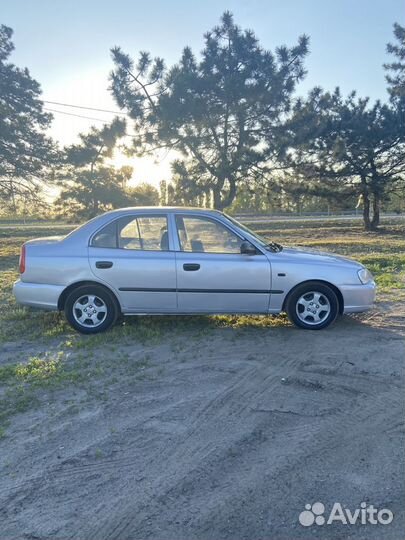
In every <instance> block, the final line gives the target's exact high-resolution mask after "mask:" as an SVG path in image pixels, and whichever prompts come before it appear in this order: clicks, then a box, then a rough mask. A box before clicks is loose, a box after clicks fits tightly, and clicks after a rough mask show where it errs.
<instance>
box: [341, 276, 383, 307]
mask: <svg viewBox="0 0 405 540" xmlns="http://www.w3.org/2000/svg"><path fill="white" fill-rule="evenodd" d="M339 289H340V291H341V293H342V295H343V302H344V313H360V312H362V311H367V310H369V309H372V307H373V306H374V302H375V293H376V284H375V282H374V281H370V283H367V284H366V285H363V284H360V283H359V284H358V285H342V286H340V287H339Z"/></svg>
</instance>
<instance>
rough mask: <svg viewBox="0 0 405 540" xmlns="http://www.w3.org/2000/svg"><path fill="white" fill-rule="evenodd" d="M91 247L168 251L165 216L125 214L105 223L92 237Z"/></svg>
mask: <svg viewBox="0 0 405 540" xmlns="http://www.w3.org/2000/svg"><path fill="white" fill-rule="evenodd" d="M91 245H92V246H93V247H105V248H121V249H133V250H145V251H168V250H169V237H168V232H167V218H166V216H136V217H134V216H127V217H123V218H120V219H117V220H116V221H114V222H112V223H109V224H108V225H106V226H105V227H104V228H103V229H101V231H99V232H98V233H96V234H95V235H94V237H93V240H92V243H91Z"/></svg>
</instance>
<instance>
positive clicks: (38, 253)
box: [14, 207, 375, 314]
mask: <svg viewBox="0 0 405 540" xmlns="http://www.w3.org/2000/svg"><path fill="white" fill-rule="evenodd" d="M176 214H180V215H183V216H184V215H191V216H195V215H198V216H205V217H207V218H209V219H211V220H216V221H219V222H220V223H222V224H223V225H225V226H226V227H228V228H229V229H230V230H232V231H233V232H234V233H235V234H236V235H238V236H239V237H240V238H241V240H242V239H246V240H248V241H250V242H251V243H252V244H253V245H255V246H256V248H257V254H256V255H245V254H221V253H206V252H203V253H192V252H183V251H181V250H180V245H179V239H178V237H177V230H176V224H175V215H176ZM131 215H133V216H136V215H143V216H144V215H166V216H167V218H168V239H169V250H168V251H141V250H129V249H120V248H100V247H91V246H90V243H91V239H92V237H93V235H94V234H96V233H97V232H98V231H99V230H100V229H101V228H103V227H104V226H105V225H106V224H108V223H109V222H112V221H114V220H116V219H118V218H120V217H123V216H131ZM25 246H26V261H27V264H26V271H25V272H24V274H22V275H21V277H20V280H18V281H17V282H16V283H15V285H14V294H15V297H16V300H17V302H18V303H20V304H23V305H28V306H34V307H38V308H42V309H58V305H59V304H58V302H59V299H60V296H61V294H62V293H63V291H65V290H66V288H67V287H72V286H74V285H75V284H79V283H82V282H89V281H90V282H94V283H100V284H102V285H104V286H106V287H108V288H109V289H110V290H111V291H112V292H113V293H114V294H115V296H116V297H117V300H118V302H119V304H120V306H121V310H122V312H123V313H124V314H136V313H138V314H140V313H178V314H179V313H279V312H280V311H282V310H283V308H284V303H285V299H286V297H287V295H288V293H289V292H290V291H291V290H292V289H293V288H294V287H295V286H296V285H299V284H300V283H303V282H305V281H313V280H317V281H324V282H326V283H329V284H331V285H333V286H334V287H336V289H338V291H339V292H340V294H341V297H342V299H343V303H344V312H346V313H352V312H359V311H366V310H367V309H370V308H371V307H372V306H373V303H374V298H375V283H374V282H369V283H368V284H366V285H364V284H362V283H361V282H360V279H359V277H358V271H359V270H360V269H362V268H363V266H362V265H361V264H359V263H357V262H356V261H353V260H351V259H347V258H345V257H341V256H338V255H332V254H328V253H322V252H318V251H315V250H310V249H298V248H284V249H283V251H281V252H272V251H269V250H267V249H264V248H263V246H262V245H261V244H260V242H259V241H258V240H257V239H256V237H255V236H254V235H252V234H250V233H249V232H248V231H245V230H244V229H242V228H238V226H237V225H236V224H234V223H233V222H230V221H229V220H228V219H227V218H226V217H225V216H224V215H223V214H221V213H220V212H217V211H214V210H204V209H195V208H183V207H179V208H172V207H170V208H161V207H152V208H139V207H138V208H128V209H122V210H114V211H112V212H108V213H106V214H104V215H102V216H99V217H97V218H94V219H93V220H91V221H89V222H87V223H86V224H84V225H83V226H81V227H79V228H78V229H76V230H74V231H72V232H71V233H70V234H68V235H67V236H65V237H49V238H42V239H37V240H31V241H28V242H27V243H26V244H25ZM100 261H111V262H112V263H113V265H112V267H111V268H108V269H99V268H97V267H96V262H100ZM185 264H194V265H199V269H198V271H195V272H194V271H191V272H190V271H184V265H185Z"/></svg>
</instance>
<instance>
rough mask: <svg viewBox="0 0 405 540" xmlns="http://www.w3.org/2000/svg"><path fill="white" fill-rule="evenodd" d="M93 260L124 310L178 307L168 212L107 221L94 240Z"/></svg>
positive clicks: (94, 268)
mask: <svg viewBox="0 0 405 540" xmlns="http://www.w3.org/2000/svg"><path fill="white" fill-rule="evenodd" d="M89 262H90V267H91V269H92V271H93V273H94V274H95V275H96V276H97V277H98V278H99V279H100V280H103V281H105V282H106V283H108V284H109V285H110V286H112V287H113V288H114V289H115V290H116V292H117V293H118V295H119V297H120V301H121V305H122V307H123V310H124V311H133V312H163V313H164V312H174V311H176V309H177V299H176V264H175V254H174V251H171V250H170V246H169V234H168V223H167V216H166V215H161V214H159V215H158V214H151V215H130V216H125V217H122V218H119V219H117V220H115V221H113V222H112V223H110V224H108V225H106V226H105V227H104V228H103V229H101V231H99V232H98V233H96V235H95V236H94V237H93V239H92V241H91V245H90V247H89Z"/></svg>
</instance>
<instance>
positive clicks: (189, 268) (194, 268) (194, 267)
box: [183, 263, 200, 272]
mask: <svg viewBox="0 0 405 540" xmlns="http://www.w3.org/2000/svg"><path fill="white" fill-rule="evenodd" d="M199 269H200V265H199V264H196V263H187V264H183V270H185V271H186V272H196V271H197V270H199Z"/></svg>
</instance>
